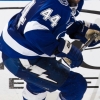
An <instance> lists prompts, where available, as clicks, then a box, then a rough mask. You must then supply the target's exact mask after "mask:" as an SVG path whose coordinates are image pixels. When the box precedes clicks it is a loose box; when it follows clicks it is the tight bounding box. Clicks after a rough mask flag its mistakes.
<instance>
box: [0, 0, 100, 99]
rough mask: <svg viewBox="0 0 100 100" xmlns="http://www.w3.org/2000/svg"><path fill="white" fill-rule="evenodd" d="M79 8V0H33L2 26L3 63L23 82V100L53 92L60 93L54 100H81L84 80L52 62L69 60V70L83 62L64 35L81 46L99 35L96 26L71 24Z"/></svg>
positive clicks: (42, 97) (0, 42) (0, 47)
mask: <svg viewBox="0 0 100 100" xmlns="http://www.w3.org/2000/svg"><path fill="white" fill-rule="evenodd" d="M82 5H83V0H68V1H67V0H33V1H31V2H30V3H29V4H27V5H26V7H25V8H24V9H22V10H21V11H20V12H19V13H17V14H16V15H14V16H13V17H12V18H11V19H10V20H9V22H8V23H7V24H6V26H5V27H4V29H3V31H2V34H1V38H0V49H1V51H2V58H3V62H4V64H5V66H6V67H7V68H8V70H9V71H10V72H11V73H13V74H14V75H15V76H17V77H19V78H21V79H23V80H24V81H25V82H26V83H27V84H26V88H25V89H24V91H23V99H24V100H45V98H46V91H49V92H52V91H55V90H57V89H58V90H60V91H61V92H60V94H59V97H58V98H57V100H82V98H83V95H84V93H85V91H86V88H87V83H86V80H85V79H84V77H83V76H82V75H81V74H79V73H76V72H72V71H70V70H69V68H68V67H67V66H65V65H63V64H62V63H60V62H58V61H57V60H56V57H67V58H69V59H70V60H71V61H72V63H71V65H70V67H71V68H74V67H79V66H80V65H81V63H82V61H83V57H82V54H81V52H80V50H78V49H77V48H76V47H75V46H73V45H72V44H71V43H70V42H69V41H68V40H64V39H63V38H62V37H64V35H65V33H67V34H68V35H69V36H70V37H71V38H74V39H79V40H80V41H82V42H83V43H84V42H85V41H86V40H87V39H89V38H90V37H91V34H94V31H96V32H97V33H98V34H99V30H100V29H99V27H98V26H97V25H96V24H89V25H86V24H85V22H84V21H75V16H77V15H78V14H79V12H80V10H81V9H82ZM88 29H93V30H92V31H93V32H90V33H89V32H88ZM97 39H98V40H99V38H97ZM98 43H99V42H95V41H93V43H92V44H91V45H90V46H92V45H96V44H98Z"/></svg>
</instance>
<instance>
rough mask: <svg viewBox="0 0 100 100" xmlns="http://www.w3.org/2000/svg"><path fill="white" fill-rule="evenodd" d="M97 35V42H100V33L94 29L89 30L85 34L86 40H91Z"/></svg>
mask: <svg viewBox="0 0 100 100" xmlns="http://www.w3.org/2000/svg"><path fill="white" fill-rule="evenodd" d="M95 33H96V34H98V37H97V38H96V39H95V42H97V41H99V40H100V31H98V30H94V29H88V30H87V32H86V34H85V37H86V39H87V40H89V39H90V38H91V37H92V36H93V34H95Z"/></svg>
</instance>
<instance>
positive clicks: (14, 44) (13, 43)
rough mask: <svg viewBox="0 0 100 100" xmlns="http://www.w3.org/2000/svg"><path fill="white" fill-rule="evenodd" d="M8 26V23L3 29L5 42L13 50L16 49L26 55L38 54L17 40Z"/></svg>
mask: <svg viewBox="0 0 100 100" xmlns="http://www.w3.org/2000/svg"><path fill="white" fill-rule="evenodd" d="M7 27H8V25H6V26H5V27H4V29H3V34H2V35H3V39H4V41H5V43H6V44H7V45H8V46H9V47H11V48H12V49H13V50H15V51H16V52H18V53H20V54H22V55H25V56H38V54H37V53H35V52H33V51H32V50H30V49H28V48H25V47H23V46H22V45H20V44H19V43H18V42H16V41H15V40H14V39H13V38H12V37H11V36H10V35H9V33H8V32H7Z"/></svg>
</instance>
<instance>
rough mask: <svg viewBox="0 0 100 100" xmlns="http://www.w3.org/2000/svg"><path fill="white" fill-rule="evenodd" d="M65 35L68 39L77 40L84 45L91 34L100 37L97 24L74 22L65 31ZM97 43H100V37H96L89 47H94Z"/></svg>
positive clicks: (99, 28) (99, 29)
mask: <svg viewBox="0 0 100 100" xmlns="http://www.w3.org/2000/svg"><path fill="white" fill-rule="evenodd" d="M67 33H68V34H69V36H70V38H72V39H79V40H80V41H81V42H82V43H85V42H86V41H87V40H88V39H90V38H91V36H92V35H93V34H95V33H97V34H98V35H100V27H99V26H98V25H97V24H92V23H88V22H85V21H76V22H75V23H74V24H73V25H72V26H71V27H69V28H68V29H67ZM98 43H100V36H98V37H97V38H96V39H95V40H94V41H93V42H92V43H91V44H90V45H89V46H95V45H97V44H98Z"/></svg>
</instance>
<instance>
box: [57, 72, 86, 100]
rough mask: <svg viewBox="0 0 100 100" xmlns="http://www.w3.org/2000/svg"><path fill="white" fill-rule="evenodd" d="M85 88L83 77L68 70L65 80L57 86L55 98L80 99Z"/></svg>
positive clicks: (62, 99)
mask: <svg viewBox="0 0 100 100" xmlns="http://www.w3.org/2000/svg"><path fill="white" fill-rule="evenodd" d="M86 88H87V82H86V80H85V78H84V77H83V76H82V75H81V74H79V73H76V72H72V71H71V72H70V74H69V77H68V79H67V80H66V82H65V83H64V84H63V85H62V86H61V87H60V88H59V90H60V91H61V92H60V94H59V96H58V98H57V100H82V98H83V95H84V93H85V91H86Z"/></svg>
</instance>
